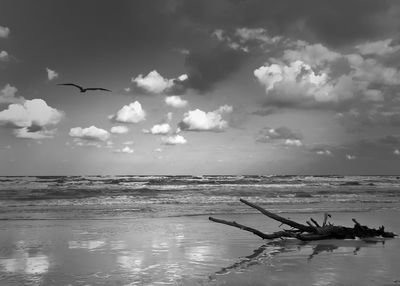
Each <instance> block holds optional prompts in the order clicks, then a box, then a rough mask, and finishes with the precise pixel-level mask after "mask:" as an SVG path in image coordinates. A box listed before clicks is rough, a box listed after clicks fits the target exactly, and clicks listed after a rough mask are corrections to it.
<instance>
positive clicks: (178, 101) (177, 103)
mask: <svg viewBox="0 0 400 286" xmlns="http://www.w3.org/2000/svg"><path fill="white" fill-rule="evenodd" d="M164 101H165V103H166V104H167V105H169V106H172V107H175V108H182V107H185V106H186V105H187V104H188V102H187V100H184V99H182V98H181V97H180V96H178V95H172V96H166V97H165V99H164Z"/></svg>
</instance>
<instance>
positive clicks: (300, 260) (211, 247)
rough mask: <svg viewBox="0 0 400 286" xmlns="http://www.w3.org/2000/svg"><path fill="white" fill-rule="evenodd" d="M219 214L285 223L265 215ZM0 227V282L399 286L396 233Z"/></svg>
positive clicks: (375, 215) (377, 216)
mask: <svg viewBox="0 0 400 286" xmlns="http://www.w3.org/2000/svg"><path fill="white" fill-rule="evenodd" d="M399 215H400V212H398V211H373V212H354V213H333V219H332V222H334V223H335V224H344V225H351V218H352V217H355V218H357V220H358V221H360V222H361V223H363V224H368V225H370V226H376V227H377V226H380V225H382V224H384V225H385V226H386V227H387V229H388V230H390V231H394V232H396V233H400V221H399V219H398V218H399ZM285 216H286V217H290V218H292V219H296V220H298V221H304V220H305V219H307V218H309V217H310V216H313V217H314V218H317V219H321V218H322V214H286V215H285ZM216 217H220V218H223V219H229V220H235V221H238V222H241V223H243V224H247V225H249V226H254V227H258V228H260V229H261V230H264V231H265V232H272V231H274V230H277V229H278V227H279V223H277V222H274V221H272V220H270V219H269V218H266V217H264V216H262V215H261V214H246V215H232V214H230V215H218V216H216ZM0 233H1V236H0V285H10V286H13V285H360V286H361V285H400V273H399V271H398V265H399V264H400V252H399V251H398V250H399V248H400V239H398V238H396V239H389V240H378V241H369V242H364V241H349V240H348V241H333V240H329V241H328V240H327V241H319V242H312V243H299V242H298V241H296V240H289V241H276V242H268V241H263V240H261V239H259V238H258V237H256V236H254V235H253V234H250V233H247V232H244V231H241V230H238V229H235V228H231V227H229V226H224V225H220V224H215V223H212V222H210V221H208V219H207V217H206V216H185V217H169V218H141V219H109V220H107V219H101V220H94V219H92V220H3V221H0Z"/></svg>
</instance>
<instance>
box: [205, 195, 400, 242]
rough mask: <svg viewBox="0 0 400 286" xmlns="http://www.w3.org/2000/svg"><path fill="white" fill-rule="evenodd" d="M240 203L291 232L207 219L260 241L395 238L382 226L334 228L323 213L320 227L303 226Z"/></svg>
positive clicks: (310, 224)
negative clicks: (268, 230)
mask: <svg viewBox="0 0 400 286" xmlns="http://www.w3.org/2000/svg"><path fill="white" fill-rule="evenodd" d="M240 201H241V202H242V203H244V204H246V205H248V206H250V207H252V208H255V209H256V210H258V211H260V212H261V213H262V214H264V215H266V216H268V217H269V218H272V219H274V220H276V221H279V222H281V223H282V224H286V225H288V226H290V227H292V228H293V229H292V230H283V231H278V232H274V233H271V234H267V233H263V232H261V231H259V230H258V229H255V228H252V227H248V226H245V225H242V224H239V223H237V222H235V221H233V222H231V221H226V220H222V219H217V218H213V217H209V219H210V220H211V221H213V222H217V223H222V224H226V225H230V226H233V227H236V228H240V229H242V230H245V231H249V232H251V233H253V234H255V235H257V236H259V237H261V238H262V239H275V238H283V237H295V238H297V239H299V240H303V241H310V240H321V239H347V238H350V239H354V238H356V237H359V238H366V237H377V236H381V237H395V236H397V235H396V234H394V233H392V232H386V231H385V228H384V226H381V227H379V228H378V229H374V228H369V227H368V226H365V225H361V224H360V223H359V222H358V221H356V220H355V219H354V218H353V219H352V220H353V222H354V227H352V228H351V227H345V226H340V225H339V226H336V225H332V224H331V223H329V224H327V220H328V217H330V215H329V214H327V213H325V214H324V220H323V223H322V226H320V225H319V224H318V222H317V221H316V220H314V219H313V218H310V220H311V222H312V223H313V224H314V225H315V226H314V225H313V224H312V223H311V222H310V221H307V222H306V223H307V224H308V225H304V224H301V223H298V222H295V221H293V220H290V219H287V218H284V217H281V216H279V215H277V214H274V213H272V212H269V211H267V210H265V209H264V208H262V207H260V206H258V205H256V204H253V203H251V202H248V201H246V200H244V199H240Z"/></svg>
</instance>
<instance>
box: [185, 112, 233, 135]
mask: <svg viewBox="0 0 400 286" xmlns="http://www.w3.org/2000/svg"><path fill="white" fill-rule="evenodd" d="M232 110H233V108H232V106H229V105H223V106H221V107H220V108H218V109H217V110H215V111H210V112H204V111H202V110H200V109H196V110H190V111H188V112H186V113H185V114H184V115H183V119H182V121H181V122H180V123H179V127H180V129H182V130H192V131H217V132H218V131H224V130H225V129H226V128H227V127H228V122H227V121H226V120H224V119H223V118H222V115H223V114H227V113H231V112H232Z"/></svg>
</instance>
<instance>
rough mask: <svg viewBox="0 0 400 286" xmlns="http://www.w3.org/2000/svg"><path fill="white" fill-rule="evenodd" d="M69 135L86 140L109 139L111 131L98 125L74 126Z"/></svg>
mask: <svg viewBox="0 0 400 286" xmlns="http://www.w3.org/2000/svg"><path fill="white" fill-rule="evenodd" d="M69 136H71V137H74V138H77V139H81V140H86V141H107V140H108V139H109V138H110V133H109V132H108V131H107V130H104V129H101V128H97V127H96V126H90V127H87V128H82V127H74V128H71V129H70V131H69Z"/></svg>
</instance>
